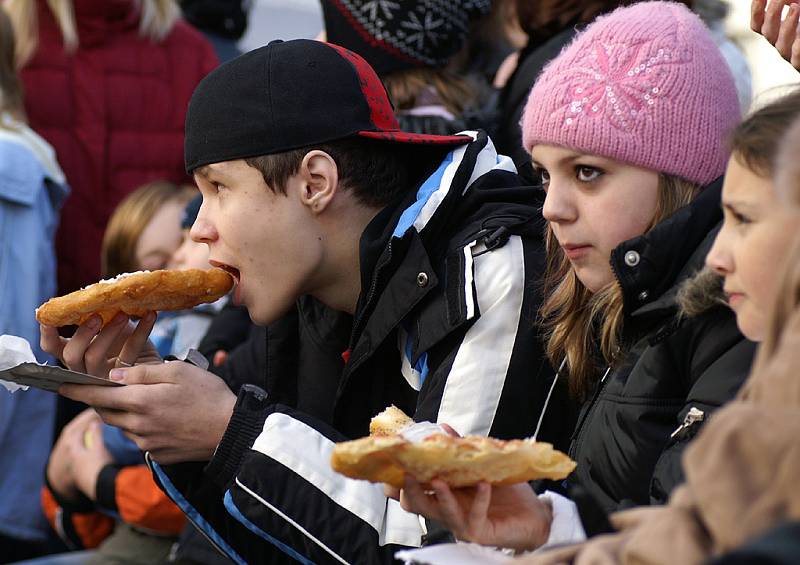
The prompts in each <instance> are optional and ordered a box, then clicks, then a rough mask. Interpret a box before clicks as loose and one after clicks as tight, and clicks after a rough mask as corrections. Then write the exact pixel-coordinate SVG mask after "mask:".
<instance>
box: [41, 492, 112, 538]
mask: <svg viewBox="0 0 800 565" xmlns="http://www.w3.org/2000/svg"><path fill="white" fill-rule="evenodd" d="M41 501H42V510H43V511H44V515H45V517H46V518H47V521H48V522H50V525H51V526H52V527H53V530H54V531H55V532H56V533H57V534H58V537H59V538H61V540H62V541H63V542H64V543H65V544H66V546H67V547H68V548H70V549H72V550H79V549H92V548H95V547H97V546H98V545H100V542H102V541H103V540H104V539H106V538H107V537H108V536H109V535H111V532H113V531H114V519H113V518H112V517H111V516H107V515H105V514H103V513H101V512H99V511H97V510H96V509H95V508H94V506H93V505H92V504H91V501H88V499H87V500H86V501H85V503H83V504H80V503H77V504H76V503H72V502H70V501H66V500H62V499H61V498H60V497H59V496H58V495H57V494H56V493H55V492H54V491H52V490H51V489H50V488H49V487H48V486H44V487H42V492H41Z"/></svg>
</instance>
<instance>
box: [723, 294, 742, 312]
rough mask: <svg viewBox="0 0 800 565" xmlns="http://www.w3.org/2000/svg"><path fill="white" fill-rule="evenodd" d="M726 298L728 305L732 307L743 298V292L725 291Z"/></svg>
mask: <svg viewBox="0 0 800 565" xmlns="http://www.w3.org/2000/svg"><path fill="white" fill-rule="evenodd" d="M727 298H728V306H730V307H731V308H733V307H735V306H736V305H737V304H738V303H739V302H741V301H742V300H743V299H744V294H742V293H741V292H729V293H727Z"/></svg>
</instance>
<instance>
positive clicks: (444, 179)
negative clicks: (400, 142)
mask: <svg viewBox="0 0 800 565" xmlns="http://www.w3.org/2000/svg"><path fill="white" fill-rule="evenodd" d="M473 137H474V141H473V142H472V143H470V144H468V145H465V146H462V147H459V148H457V149H455V150H454V151H452V152H450V153H449V154H448V155H447V157H445V158H444V159H443V161H442V162H441V163H440V165H439V166H438V167H437V169H436V170H435V171H434V172H433V173H432V174H431V175H430V176H429V177H427V179H426V180H425V181H424V182H422V183H421V184H420V185H419V186H418V187H416V189H415V191H414V192H413V193H411V194H407V195H404V197H401V198H400V199H399V200H398V202H396V203H395V204H394V205H393V206H389V207H387V208H386V209H384V210H383V211H381V212H380V213H379V214H378V215H377V216H376V217H375V218H374V219H373V220H372V222H370V224H369V225H368V226H367V228H366V229H365V230H364V232H363V234H362V236H361V241H360V260H361V285H362V286H361V288H362V290H361V295H360V296H359V301H358V305H357V308H356V314H355V320H354V326H353V334H352V337H351V341H350V346H351V356H350V360H351V361H350V363H349V364H348V365H349V367H348V368H347V370H348V371H349V370H355V369H356V368H357V366H358V364H359V363H360V362H361V361H362V360H363V359H365V358H366V357H368V356H369V354H371V352H372V351H374V349H375V348H377V347H378V346H379V345H380V343H382V342H383V340H385V339H386V337H387V336H388V335H389V334H390V333H391V332H392V331H393V330H395V329H396V328H398V327H399V326H400V325H401V322H402V321H403V320H404V318H406V317H407V316H408V315H409V313H410V312H411V311H412V310H413V309H414V308H415V307H416V306H417V305H418V304H419V303H420V302H421V301H423V299H425V297H426V296H428V295H429V294H430V293H431V292H432V291H434V289H439V290H438V293H439V294H441V293H442V292H446V289H443V288H440V283H442V282H443V281H441V280H440V275H441V274H442V273H443V269H444V267H443V265H444V264H445V263H446V257H447V256H448V254H452V253H453V252H455V251H456V249H457V248H458V253H463V251H461V249H460V247H459V245H461V246H462V247H463V245H465V244H466V243H469V241H468V240H470V241H471V240H474V239H475V236H476V235H477V234H478V233H480V232H481V231H484V229H489V228H492V227H495V223H498V224H501V225H502V223H503V222H505V223H512V222H516V223H517V224H519V223H523V222H524V223H527V224H535V222H533V221H531V220H533V219H534V218H535V217H536V216H537V215H538V211H537V207H536V204H538V201H537V199H536V196H535V191H534V189H532V188H531V187H521V186H519V184H520V183H519V179H518V177H517V176H516V174H515V168H514V166H513V163H512V162H511V160H510V159H508V158H507V157H503V156H498V155H497V153H496V152H495V150H494V147H493V145H492V144H491V142H490V141H489V139H488V137H487V136H486V134H485V133H483V132H473ZM489 172H494V173H496V175H504V176H503V179H504V180H500V178H499V177H497V176H492V177H491V179H492V180H491V181H485V184H486V185H487V186H485V187H484V180H483V179H486V178H489V175H486V173H489ZM504 184H505V185H508V186H507V188H506V189H503V188H502V187H503V186H504ZM488 185H491V186H488ZM511 185H514V186H511ZM489 189H491V190H489ZM492 198H494V201H493V200H492ZM462 232H463V233H462ZM470 237H471V239H470ZM454 241H455V242H454ZM435 265H436V266H437V267H435ZM451 282H452V281H451ZM449 284H450V283H449ZM452 310H455V309H452ZM376 311H378V312H380V315H373V314H374V312H376ZM451 314H452V313H451V312H448V315H446V316H442V315H441V312H439V318H438V321H439V322H440V323H436V324H431V325H428V326H427V327H426V330H425V331H426V334H429V335H426V338H425V339H423V340H422V341H423V342H424V343H425V344H432V343H436V342H437V341H438V340H439V339H441V338H442V337H444V336H445V335H447V334H448V333H449V332H451V331H453V329H454V328H455V327H458V326H459V325H461V324H463V323H464V322H465V321H466V318H465V316H463V315H461V313H459V315H451ZM434 334H435V335H434Z"/></svg>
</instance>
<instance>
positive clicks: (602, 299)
mask: <svg viewBox="0 0 800 565" xmlns="http://www.w3.org/2000/svg"><path fill="white" fill-rule="evenodd" d="M739 118H740V115H739V104H738V99H737V94H736V89H735V86H734V81H733V77H732V76H731V74H730V71H729V70H728V68H727V66H726V64H725V62H724V60H723V58H722V56H721V55H720V53H719V51H718V49H717V47H716V46H715V44H714V42H713V39H712V37H711V35H710V33H709V31H708V29H707V28H706V27H705V25H704V24H703V23H702V22H701V21H700V20H699V19H698V18H697V17H696V16H695V15H694V14H692V13H691V12H690V11H689V10H688V9H687V8H686V7H685V6H683V5H681V4H677V3H671V2H642V3H638V4H635V5H633V6H630V7H626V8H621V9H618V10H616V11H614V12H612V13H611V14H608V15H606V16H603V17H600V18H598V19H597V20H596V21H595V22H594V23H593V24H592V25H590V26H589V27H588V28H587V29H586V31H585V32H583V33H581V34H579V35H578V36H577V37H576V39H575V40H574V41H573V42H572V43H571V44H570V45H568V46H567V47H566V48H565V49H564V51H562V53H561V54H560V55H559V56H558V57H557V58H556V59H555V60H553V61H552V62H551V63H550V64H549V65H548V66H547V67H546V68H545V70H544V71H543V73H542V75H541V76H540V78H539V79H538V80H537V82H536V84H535V85H534V87H533V89H532V91H531V93H530V97H529V99H528V103H527V106H526V109H525V112H524V115H523V120H522V137H523V145H524V146H525V149H526V150H527V151H528V152H529V153H530V155H531V157H532V162H533V165H534V168H535V169H536V170H537V171H538V174H539V176H540V178H541V182H542V187H543V189H544V190H545V192H546V198H545V203H544V207H543V215H544V218H545V220H546V221H547V223H548V227H547V234H546V237H547V253H548V262H547V268H546V273H545V283H544V284H545V300H544V304H543V306H542V309H541V312H540V314H541V318H542V319H543V321H544V327H545V337H546V347H547V352H548V355H549V357H550V360H551V362H552V363H553V365H554V366H555V367H560V369H559V376H558V377H557V378H561V379H563V380H565V381H566V382H567V383H568V385H569V388H570V390H571V392H572V394H573V395H574V396H575V397H576V398H578V399H580V400H581V401H582V402H583V406H582V409H581V411H580V413H579V415H578V418H577V424H576V428H575V431H574V434H573V436H572V438H573V439H572V445H571V447H570V456H571V457H572V458H573V459H574V460H575V461H576V462H577V468H576V470H575V472H574V473H573V474H572V476H571V477H570V478H569V479H568V480H567V481H565V482H564V484H558V485H549V488H550V489H552V490H554V491H560V492H561V494H558V493H545V495H542V496H543V497H544V500H542V498H541V497H539V498H537V496H536V494H535V492H534V490H533V489H531V488H530V486H529V485H527V484H521V485H515V486H511V487H498V488H494V489H492V488H491V487H490V486H489V485H487V484H482V485H479V487H478V488H477V489H473V490H471V491H467V490H459V491H450V490H449V489H448V488H447V487H446V486H445V485H444V484H443V483H440V482H438V481H434V483H433V485H432V488H433V491H434V493H435V496H432V495H431V493H428V494H426V493H425V492H423V491H422V489H421V488H420V486H419V485H418V484H417V483H415V482H414V481H413V480H412V479H409V480H408V482H407V484H406V488H405V489H404V491H403V492H402V496H401V502H402V504H403V506H404V507H405V508H406V509H408V510H412V511H415V512H419V513H422V514H423V515H425V516H427V517H430V518H433V519H436V520H439V521H441V522H443V523H444V524H445V525H446V526H447V527H448V528H449V529H451V530H452V531H453V532H454V533H455V535H456V537H457V538H459V539H465V540H470V541H475V542H478V543H484V544H488V545H496V546H502V547H508V548H513V549H533V548H535V547H538V546H541V545H543V544H545V543H557V542H565V541H575V540H578V539H581V538H582V537H583V536H584V535H585V533H589V534H592V533H598V532H602V531H604V529H606V528H608V523H607V521H606V520H605V516H606V515H607V514H608V513H610V512H612V511H615V510H618V509H620V508H624V507H627V506H634V505H646V504H651V503H664V502H666V500H667V498H668V497H669V494H670V491H671V490H672V488H673V487H675V486H677V484H679V483H680V482H681V481H682V478H683V477H682V471H681V467H680V456H681V453H682V452H683V449H684V448H685V447H686V445H687V444H688V442H689V441H690V440H691V439H692V438H693V437H694V435H695V434H696V433H697V431H698V430H699V429H700V427H701V426H702V423H703V422H704V421H705V420H706V419H707V418H708V417H709V415H710V414H711V413H712V412H713V411H714V410H715V409H716V408H717V407H719V406H720V405H721V404H723V403H725V402H727V401H728V400H730V399H731V398H732V397H733V396H734V394H735V393H736V391H737V390H738V388H739V386H740V385H741V383H742V382H743V381H744V379H745V377H746V376H747V372H748V369H749V366H750V362H751V359H752V354H753V350H754V346H753V344H752V343H751V342H749V341H747V340H746V339H744V337H743V336H742V335H741V333H740V332H739V331H738V329H737V327H736V320H735V318H734V316H733V315H732V313H731V311H730V310H729V309H728V308H726V307H725V306H724V304H714V305H712V306H711V307H710V308H708V309H707V310H705V311H704V312H702V313H699V314H697V315H696V316H687V315H683V314H681V313H680V311H679V305H678V301H677V300H676V295H677V294H678V289H679V287H680V286H681V284H682V283H683V282H684V281H685V280H686V279H688V278H689V277H690V276H691V275H692V274H693V273H695V272H696V271H697V270H699V269H700V268H701V267H702V266H703V260H704V257H705V255H706V252H707V251H708V249H709V248H710V246H711V244H712V242H713V238H714V234H715V232H716V228H717V226H718V225H719V223H720V221H721V217H722V216H721V211H720V188H721V180H720V178H719V177H721V175H722V174H723V172H724V170H725V165H726V161H727V151H726V143H725V138H726V136H727V135H728V133H729V131H730V130H731V129H733V127H734V126H735V125H736V124H737V123H738V121H739ZM554 384H555V383H554ZM546 409H547V408H546V407H545V408H544V410H546ZM537 417H538V418H539V421H541V418H540V415H537ZM531 432H532V433H534V435H535V431H534V430H531ZM563 494H566V495H568V496H569V497H570V498H571V499H572V501H570V500H567V499H566V498H564V496H562V495H563ZM573 501H574V502H573ZM576 505H577V506H576ZM512 509H513V510H512ZM579 510H580V518H581V519H580V520H579V519H578V511H579ZM584 527H585V530H586V532H585V533H584Z"/></svg>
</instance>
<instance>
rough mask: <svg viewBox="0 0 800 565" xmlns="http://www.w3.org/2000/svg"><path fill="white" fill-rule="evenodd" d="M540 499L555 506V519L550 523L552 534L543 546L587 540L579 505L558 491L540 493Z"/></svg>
mask: <svg viewBox="0 0 800 565" xmlns="http://www.w3.org/2000/svg"><path fill="white" fill-rule="evenodd" d="M539 500H549V501H550V504H551V505H552V507H553V521H552V523H551V524H550V536H549V537H548V538H547V543H545V544H544V545H543V546H542V547H541V548H539V549H544V548H546V547H550V546H553V545H562V544H565V543H580V542H582V541H586V532H585V531H584V529H583V524H582V523H581V516H580V514H579V513H578V507H577V506H575V503H574V502H572V501H571V500H570V499H569V498H566V497H564V496H561V495H560V494H558V493H557V492H553V491H549V490H546V491H544V492H543V493H542V494H540V495H539Z"/></svg>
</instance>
